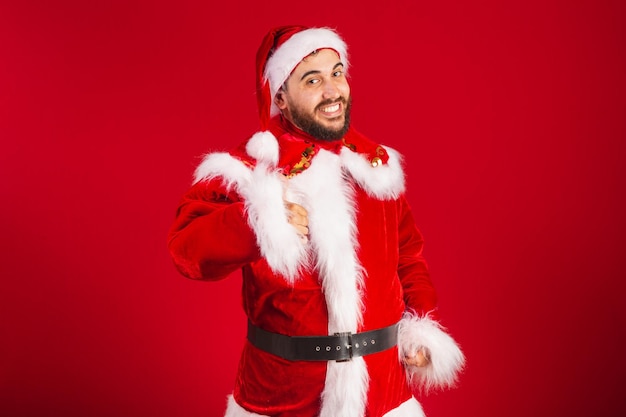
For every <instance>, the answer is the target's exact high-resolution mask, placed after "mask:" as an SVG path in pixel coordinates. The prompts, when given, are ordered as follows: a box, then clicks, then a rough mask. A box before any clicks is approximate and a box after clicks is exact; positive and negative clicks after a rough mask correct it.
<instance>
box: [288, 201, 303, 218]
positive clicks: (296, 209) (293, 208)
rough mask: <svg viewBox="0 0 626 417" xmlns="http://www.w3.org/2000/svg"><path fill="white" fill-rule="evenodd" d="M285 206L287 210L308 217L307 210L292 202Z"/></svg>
mask: <svg viewBox="0 0 626 417" xmlns="http://www.w3.org/2000/svg"><path fill="white" fill-rule="evenodd" d="M285 206H286V207H287V210H289V211H290V212H292V213H295V214H299V215H301V216H305V217H306V216H307V215H308V212H307V211H306V209H305V208H304V207H302V206H301V205H300V204H296V203H292V202H291V201H286V202H285Z"/></svg>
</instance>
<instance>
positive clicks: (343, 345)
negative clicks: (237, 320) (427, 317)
mask: <svg viewBox="0 0 626 417" xmlns="http://www.w3.org/2000/svg"><path fill="white" fill-rule="evenodd" d="M248 340H249V341H250V343H252V344H253V345H254V346H256V347H257V348H259V349H261V350H263V351H265V352H269V353H272V354H274V355H276V356H280V357H281V358H284V359H287V360H290V361H349V360H350V359H352V358H353V357H356V356H364V355H369V354H372V353H377V352H382V351H383V350H387V349H390V348H392V347H394V346H395V345H396V344H397V342H398V324H397V323H396V324H394V325H392V326H389V327H384V328H382V329H377V330H370V331H367V332H362V333H349V332H348V333H336V334H335V335H333V336H285V335H282V334H279V333H272V332H268V331H266V330H263V329H261V328H259V327H257V326H255V325H254V324H252V323H250V321H248Z"/></svg>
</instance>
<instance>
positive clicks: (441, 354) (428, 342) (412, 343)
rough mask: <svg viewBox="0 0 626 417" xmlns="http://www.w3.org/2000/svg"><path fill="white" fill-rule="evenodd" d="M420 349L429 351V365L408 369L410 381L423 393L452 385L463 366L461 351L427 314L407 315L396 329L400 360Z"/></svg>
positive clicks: (463, 359) (408, 367) (409, 367)
mask: <svg viewBox="0 0 626 417" xmlns="http://www.w3.org/2000/svg"><path fill="white" fill-rule="evenodd" d="M422 347H424V348H426V349H427V350H428V353H429V355H430V364H428V365H427V366H425V367H423V368H419V367H415V366H407V369H406V370H407V378H408V379H409V382H410V383H411V384H412V385H413V386H416V387H418V388H422V389H424V390H425V391H428V390H430V389H431V388H435V387H437V388H439V387H441V388H443V387H450V386H452V385H454V384H455V382H456V380H457V377H458V374H459V372H460V371H461V369H463V365H464V364H465V356H464V355H463V352H461V349H460V348H459V346H458V345H457V343H456V342H455V341H454V339H453V338H452V337H450V335H449V334H447V333H446V332H445V331H444V329H443V327H442V326H441V325H440V324H439V323H437V322H436V321H434V320H432V319H430V318H429V317H428V315H426V316H424V317H419V316H417V315H416V314H413V313H408V312H407V313H405V314H404V317H403V318H402V320H401V321H400V327H399V329H398V353H399V355H400V360H401V361H402V360H403V358H404V357H406V356H413V355H414V354H415V352H416V351H417V350H418V349H419V348H422Z"/></svg>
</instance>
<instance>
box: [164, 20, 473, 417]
mask: <svg viewBox="0 0 626 417" xmlns="http://www.w3.org/2000/svg"><path fill="white" fill-rule="evenodd" d="M347 70H348V56H347V49H346V45H345V43H344V41H343V40H342V39H341V37H340V36H339V35H338V34H337V33H336V32H335V31H333V30H331V29H327V28H307V27H302V26H284V27H278V28H275V29H273V30H271V31H270V32H269V33H268V34H267V35H266V37H265V38H264V39H263V42H262V44H261V47H260V48H259V51H258V54H257V99H258V105H259V113H260V121H261V129H260V130H259V132H257V133H256V134H254V135H252V137H251V138H250V139H248V140H246V141H245V142H243V143H242V144H241V145H240V146H239V147H238V148H236V149H234V150H232V151H231V152H228V153H226V152H224V153H211V154H209V155H207V156H206V158H205V159H204V161H203V162H202V163H201V164H200V165H199V166H198V168H197V170H196V176H195V182H194V184H193V186H192V187H191V189H190V190H189V191H188V192H187V193H186V194H185V196H184V197H183V199H182V201H181V204H180V207H179V209H178V212H177V217H176V221H175V223H174V225H173V227H172V230H171V233H170V236H169V248H170V251H171V254H172V257H173V259H174V262H175V264H176V266H177V268H178V269H179V270H180V272H181V273H182V274H183V275H185V276H187V277H189V278H193V279H205V280H218V279H222V278H225V277H226V276H228V275H229V274H230V273H232V272H233V271H235V270H238V269H241V270H242V273H243V289H242V295H243V308H244V310H245V312H246V314H247V316H248V320H249V321H248V336H247V340H246V342H245V345H244V347H243V352H242V355H241V360H240V364H239V371H238V374H237V379H236V383H235V388H234V392H233V395H232V396H230V397H229V399H228V409H227V411H226V416H229V417H230V416H280V417H286V416H297V417H307V416H311V417H312V416H321V417H364V416H367V417H380V416H385V417H392V416H393V417H397V416H415V417H417V416H423V415H424V414H423V412H422V408H421V406H420V404H419V403H418V402H417V400H416V399H415V398H414V397H413V395H412V392H415V390H416V389H417V388H423V389H425V390H428V389H430V388H433V387H437V386H444V387H445V386H450V385H452V384H453V383H454V382H455V380H456V377H457V374H458V372H459V371H460V369H461V368H462V366H463V363H464V356H463V354H462V352H461V350H460V349H459V347H458V346H457V344H456V343H455V341H454V340H453V339H452V338H451V337H450V336H449V335H448V334H447V333H446V331H445V329H444V328H443V327H442V326H441V325H439V324H438V321H437V320H438V317H437V312H436V294H435V290H434V289H433V285H432V283H431V280H430V278H429V275H428V271H427V267H426V263H425V262H424V259H423V257H422V244H423V241H422V236H421V234H420V232H419V230H418V229H417V227H416V226H415V223H414V221H413V217H412V215H411V210H410V208H409V205H408V204H407V200H406V198H405V195H404V192H405V183H404V174H403V171H402V160H401V157H400V155H399V154H398V153H397V152H396V151H394V150H393V149H391V148H388V147H386V146H383V145H380V144H379V143H377V142H374V141H372V140H370V139H369V138H367V137H366V136H364V135H363V134H361V133H359V132H357V131H356V130H355V129H354V128H353V127H352V126H351V125H350V105H351V100H350V86H349V84H348V80H347V79H346V72H347Z"/></svg>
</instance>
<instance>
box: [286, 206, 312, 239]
mask: <svg viewBox="0 0 626 417" xmlns="http://www.w3.org/2000/svg"><path fill="white" fill-rule="evenodd" d="M285 207H286V208H287V211H288V212H289V213H288V221H289V224H291V225H292V226H293V227H295V228H296V231H297V232H298V235H300V239H301V240H302V242H303V243H307V242H308V241H309V214H308V212H307V211H306V209H305V208H304V207H302V206H301V205H299V204H296V203H292V202H290V201H285Z"/></svg>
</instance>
